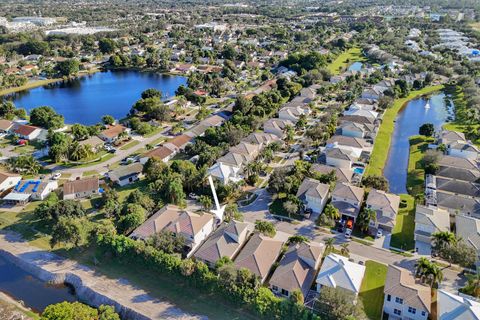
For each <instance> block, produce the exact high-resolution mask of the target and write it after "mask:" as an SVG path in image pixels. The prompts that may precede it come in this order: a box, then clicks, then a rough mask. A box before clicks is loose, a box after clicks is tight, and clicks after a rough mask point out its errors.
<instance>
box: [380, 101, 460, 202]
mask: <svg viewBox="0 0 480 320" xmlns="http://www.w3.org/2000/svg"><path fill="white" fill-rule="evenodd" d="M427 102H428V104H429V106H430V107H429V108H425V105H426V104H427ZM452 112H453V104H452V107H451V109H450V110H449V109H448V108H447V105H446V103H445V94H443V93H441V94H435V95H433V96H431V97H430V98H428V99H425V98H420V99H414V100H411V101H410V102H408V103H407V105H406V106H405V107H404V108H403V109H402V110H401V111H400V112H399V113H398V115H397V118H396V122H395V129H394V132H393V135H392V143H391V146H390V150H389V153H388V160H387V163H386V165H385V168H384V170H383V174H384V176H385V178H386V179H387V180H388V182H389V185H390V192H392V193H396V194H401V193H407V186H406V184H407V171H408V159H409V156H410V142H409V138H410V137H411V136H414V135H417V134H418V129H419V128H420V126H421V125H422V124H424V123H432V124H433V125H434V126H435V131H437V132H438V131H439V130H440V129H441V128H442V125H443V124H444V123H445V122H446V120H447V118H448V117H449V116H451V115H452Z"/></svg>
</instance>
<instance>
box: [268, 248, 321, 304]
mask: <svg viewBox="0 0 480 320" xmlns="http://www.w3.org/2000/svg"><path fill="white" fill-rule="evenodd" d="M324 249H325V248H324V245H323V244H320V243H314V242H311V243H299V244H292V245H290V247H289V248H288V250H287V252H286V253H285V255H284V256H283V258H282V260H280V263H279V265H278V267H277V268H276V269H275V272H274V273H273V275H272V277H271V278H270V281H269V284H270V289H271V290H272V291H273V293H275V294H277V295H281V296H284V297H289V296H290V295H291V294H292V292H293V291H295V290H300V291H301V292H302V294H303V296H304V297H306V296H307V293H308V291H309V290H310V288H311V286H312V283H313V281H314V280H315V275H316V273H317V270H318V268H319V266H320V262H321V261H322V254H323V251H324Z"/></svg>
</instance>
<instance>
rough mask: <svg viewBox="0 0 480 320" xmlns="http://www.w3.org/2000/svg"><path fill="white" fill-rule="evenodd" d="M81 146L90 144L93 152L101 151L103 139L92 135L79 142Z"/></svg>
mask: <svg viewBox="0 0 480 320" xmlns="http://www.w3.org/2000/svg"><path fill="white" fill-rule="evenodd" d="M79 144H80V145H81V146H88V147H89V148H90V150H91V151H92V152H93V153H97V152H99V151H100V150H101V149H102V148H103V144H104V142H103V140H102V139H100V138H99V137H97V136H92V137H90V138H88V139H86V140H82V141H80V142H79Z"/></svg>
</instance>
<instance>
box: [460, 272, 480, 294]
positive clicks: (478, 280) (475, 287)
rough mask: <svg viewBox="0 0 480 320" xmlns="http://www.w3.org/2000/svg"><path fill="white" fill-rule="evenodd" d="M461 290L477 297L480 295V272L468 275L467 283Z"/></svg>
mask: <svg viewBox="0 0 480 320" xmlns="http://www.w3.org/2000/svg"><path fill="white" fill-rule="evenodd" d="M461 291H462V292H463V293H466V294H469V295H471V296H473V297H475V298H478V297H480V273H476V274H473V275H472V274H469V275H467V285H466V286H465V287H463V288H462V290H461Z"/></svg>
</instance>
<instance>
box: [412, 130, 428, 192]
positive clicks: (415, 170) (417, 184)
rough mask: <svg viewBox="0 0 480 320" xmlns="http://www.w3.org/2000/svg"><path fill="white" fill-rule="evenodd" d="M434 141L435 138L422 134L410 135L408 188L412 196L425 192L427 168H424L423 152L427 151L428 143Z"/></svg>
mask: <svg viewBox="0 0 480 320" xmlns="http://www.w3.org/2000/svg"><path fill="white" fill-rule="evenodd" d="M433 141H434V139H433V138H427V137H425V136H420V135H418V136H412V137H410V158H409V161H408V175H407V189H408V192H409V193H410V194H411V195H412V196H415V195H417V194H423V192H424V185H425V170H423V166H422V164H421V161H422V158H423V154H424V153H425V151H427V148H428V144H429V143H432V142H433Z"/></svg>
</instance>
